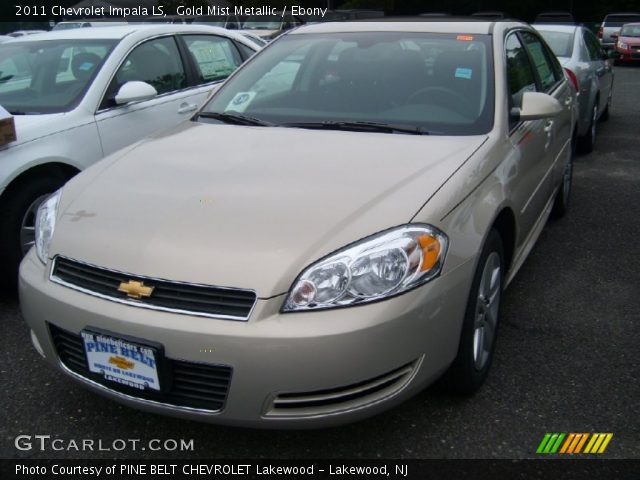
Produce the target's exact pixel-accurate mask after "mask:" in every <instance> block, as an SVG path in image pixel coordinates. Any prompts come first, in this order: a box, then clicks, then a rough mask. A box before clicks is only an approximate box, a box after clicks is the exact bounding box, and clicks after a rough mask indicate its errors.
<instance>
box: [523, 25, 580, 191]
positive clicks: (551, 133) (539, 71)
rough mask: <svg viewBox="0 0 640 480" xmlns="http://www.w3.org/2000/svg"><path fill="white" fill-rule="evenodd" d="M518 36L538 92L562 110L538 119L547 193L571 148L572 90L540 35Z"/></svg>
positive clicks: (557, 178)
mask: <svg viewBox="0 0 640 480" xmlns="http://www.w3.org/2000/svg"><path fill="white" fill-rule="evenodd" d="M521 38H522V40H523V43H524V45H525V47H526V49H527V52H528V53H529V58H530V60H531V64H532V65H533V68H534V71H535V74H536V77H537V88H538V91H540V92H543V93H546V94H548V95H551V96H552V97H554V98H555V99H556V100H557V101H558V102H559V103H560V105H562V106H563V110H562V112H561V113H560V114H559V115H556V116H555V117H552V118H547V119H543V120H540V121H541V122H543V123H544V127H543V130H544V135H545V150H546V151H545V156H544V158H543V160H542V161H543V162H544V164H545V169H546V173H545V184H546V187H544V188H547V190H548V193H549V195H550V194H551V193H552V191H553V189H554V188H555V187H556V185H557V184H558V182H559V181H560V178H561V176H562V171H563V169H564V163H565V159H566V156H565V155H566V154H567V149H571V148H573V146H572V144H571V138H572V133H573V114H572V110H573V102H574V94H573V89H572V87H571V86H570V85H569V82H568V81H567V80H566V78H565V75H564V72H563V70H562V67H561V66H560V63H559V62H558V59H557V58H556V56H555V55H554V54H553V52H552V51H551V50H550V49H549V48H548V47H547V46H546V44H545V43H544V42H543V41H542V40H541V38H540V37H539V36H538V35H537V34H535V33H533V32H531V31H523V32H521Z"/></svg>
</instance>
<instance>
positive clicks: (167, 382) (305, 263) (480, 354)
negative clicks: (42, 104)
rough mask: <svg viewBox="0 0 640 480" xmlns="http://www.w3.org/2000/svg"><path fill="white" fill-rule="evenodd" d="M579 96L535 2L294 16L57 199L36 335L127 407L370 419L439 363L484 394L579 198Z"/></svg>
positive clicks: (54, 356) (40, 275) (39, 259)
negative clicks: (521, 273)
mask: <svg viewBox="0 0 640 480" xmlns="http://www.w3.org/2000/svg"><path fill="white" fill-rule="evenodd" d="M577 108H578V107H577V101H576V91H575V89H574V87H573V85H572V83H571V81H570V80H569V79H568V78H567V77H566V75H565V73H564V71H563V69H562V67H561V65H560V63H559V62H558V60H557V58H556V57H555V56H554V55H553V53H552V52H551V50H550V49H549V47H548V46H547V44H546V43H545V42H544V41H543V40H542V38H541V36H540V35H539V34H538V32H537V31H536V30H534V29H533V28H532V27H530V26H528V25H526V24H524V23H519V22H511V21H496V22H491V21H478V22H465V23H456V22H447V21H444V22H421V21H406V22H393V21H389V22H385V21H380V22H367V23H358V22H345V23H326V24H314V25H307V26H303V27H300V28H298V29H294V30H291V31H290V32H287V33H285V34H283V35H281V36H280V37H278V39H276V40H275V41H273V42H272V43H270V44H269V45H268V46H267V47H266V48H264V49H263V50H261V51H260V52H258V53H257V54H256V55H254V56H253V57H251V58H250V59H249V60H248V61H247V62H245V63H244V64H243V65H242V66H241V67H240V68H239V69H238V70H236V71H235V72H234V73H233V74H232V75H231V76H230V77H229V79H228V80H227V81H226V82H225V83H224V84H223V85H222V86H221V87H220V88H219V89H218V90H217V91H216V92H215V93H214V94H213V96H212V97H211V98H210V99H209V100H208V101H207V102H206V103H205V104H204V106H203V107H202V108H200V109H199V110H198V112H197V113H196V114H195V115H194V116H193V118H192V119H191V120H190V121H186V122H183V123H181V124H180V125H179V126H177V127H175V128H173V129H171V130H168V131H166V132H164V133H162V134H157V135H154V137H153V138H150V139H147V140H145V141H143V142H140V143H137V144H135V145H134V146H132V147H129V148H127V149H124V150H121V151H119V152H117V153H115V154H112V155H110V156H109V157H107V158H106V159H104V160H103V161H101V162H98V163H96V164H95V165H93V166H91V167H90V168H88V169H87V170H85V171H84V172H82V173H81V174H79V175H77V176H76V177H74V178H73V179H71V180H70V181H69V182H68V183H67V184H66V185H65V186H64V187H63V188H61V189H60V190H58V191H57V192H55V193H54V194H53V195H51V196H50V197H48V198H47V200H46V201H45V202H44V203H43V204H42V206H41V207H40V208H39V210H38V213H37V220H36V225H35V227H36V233H35V248H33V249H31V250H30V251H29V253H28V254H27V255H26V257H25V258H24V260H23V262H22V264H21V267H20V279H19V290H20V299H21V305H22V311H23V315H24V318H25V319H26V321H27V323H28V325H29V328H30V329H31V339H32V341H33V344H34V346H35V348H36V349H37V351H38V352H39V353H40V354H41V355H42V356H43V357H44V358H45V359H46V360H47V362H49V363H50V364H51V365H53V366H54V367H56V368H58V369H60V370H61V371H63V372H65V373H66V374H67V375H68V376H69V377H70V378H71V379H73V380H75V381H77V382H80V383H81V384H83V385H84V386H86V387H87V388H89V389H90V390H93V391H94V392H96V393H99V394H102V395H105V396H107V397H109V398H112V399H113V400H116V401H119V402H122V403H124V404H126V405H129V406H131V407H135V408H140V409H144V410H147V411H151V412H157V413H162V414H167V415H173V416H177V417H183V418H190V419H195V420H200V421H205V422H212V423H221V424H230V425H239V426H247V427H272V428H287V427H292V428H302V427H305V428H306V427H321V426H328V425H335V424H340V423H346V422H351V421H355V420H358V419H362V418H365V417H368V416H371V415H374V414H376V413H379V412H381V411H383V410H385V409H388V408H390V407H391V406H394V405H397V404H399V403H400V402H402V401H404V400H406V399H407V398H409V397H411V396H412V395H414V394H416V393H418V392H420V391H421V390H423V389H424V388H425V387H426V386H428V385H429V384H431V383H432V382H434V381H435V380H436V379H438V378H440V377H441V376H443V375H444V376H445V377H446V384H447V385H449V386H450V388H451V389H453V390H454V391H456V392H459V393H461V394H470V393H473V392H474V391H476V390H477V389H478V388H479V387H480V386H481V385H482V383H483V382H484V381H485V379H486V377H487V374H488V372H489V369H490V366H491V362H492V358H493V354H494V350H495V345H496V338H497V337H496V333H497V331H498V329H499V320H500V310H501V301H502V299H503V296H504V295H503V292H504V289H505V287H507V285H508V284H509V283H510V282H511V280H512V279H513V278H514V276H515V275H516V273H517V271H518V269H519V268H520V266H521V265H522V263H523V262H524V260H525V258H526V257H527V255H528V253H529V251H530V250H531V248H532V246H533V244H534V243H535V242H536V240H537V238H538V236H539V235H540V233H541V231H542V229H543V227H544V225H545V223H546V222H547V219H548V218H549V217H550V216H555V217H560V216H562V215H563V214H564V213H565V212H566V211H567V208H568V202H569V196H570V191H571V181H572V165H573V163H572V162H573V153H574V147H575V143H576V137H577V134H578V133H577V120H578V112H577Z"/></svg>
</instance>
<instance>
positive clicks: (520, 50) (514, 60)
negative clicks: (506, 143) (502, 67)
mask: <svg viewBox="0 0 640 480" xmlns="http://www.w3.org/2000/svg"><path fill="white" fill-rule="evenodd" d="M505 50H506V58H507V88H508V89H509V110H511V109H512V108H520V106H522V95H523V94H524V93H525V92H535V91H536V80H535V76H534V74H533V69H532V68H531V62H529V57H528V55H527V52H526V50H525V49H524V46H523V45H522V43H521V42H520V39H519V38H518V36H517V35H516V34H515V33H512V34H511V35H509V36H508V37H507V41H506V43H505ZM514 125H515V123H513V124H512V125H511V127H513V126H514Z"/></svg>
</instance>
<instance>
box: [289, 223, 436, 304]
mask: <svg viewBox="0 0 640 480" xmlns="http://www.w3.org/2000/svg"><path fill="white" fill-rule="evenodd" d="M448 243H449V241H448V238H447V236H446V235H445V234H444V232H442V231H440V230H438V229H437V228H436V227H434V226H432V225H426V224H409V225H402V226H399V227H396V228H392V229H389V230H386V231H384V232H380V233H378V234H375V235H372V236H370V237H367V238H364V239H362V240H360V241H358V242H355V243H353V244H351V245H349V246H347V247H345V248H342V249H340V250H337V251H335V252H334V253H332V254H331V255H329V256H327V257H325V258H324V259H322V260H320V261H318V262H316V263H314V264H312V265H311V266H309V267H307V268H306V269H305V270H304V271H303V272H302V273H301V274H300V275H299V276H298V278H297V279H296V281H295V282H294V283H293V285H292V286H291V289H290V291H289V295H288V296H287V299H286V301H285V303H284V305H283V307H282V311H283V312H294V311H308V310H318V309H325V308H335V307H347V306H351V305H361V304H364V303H369V302H373V301H377V300H382V299H385V298H389V297H393V296H395V295H399V294H401V293H404V292H407V291H409V290H411V289H413V288H415V287H417V286H419V285H422V284H424V283H426V282H428V281H430V280H432V279H434V278H435V277H437V276H438V275H439V274H440V270H441V269H442V265H443V262H444V258H445V256H446V253H447V246H448Z"/></svg>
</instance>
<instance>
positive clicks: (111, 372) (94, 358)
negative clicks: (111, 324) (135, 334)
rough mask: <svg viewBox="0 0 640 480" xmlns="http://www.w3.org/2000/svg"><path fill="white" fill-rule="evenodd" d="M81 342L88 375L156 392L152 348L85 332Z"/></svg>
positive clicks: (154, 354)
mask: <svg viewBox="0 0 640 480" xmlns="http://www.w3.org/2000/svg"><path fill="white" fill-rule="evenodd" d="M82 339H83V341H84V352H85V354H86V356H87V365H88V366H89V370H90V371H91V372H93V373H97V374H99V375H102V376H103V377H104V378H105V380H108V381H111V382H115V383H119V384H121V385H127V386H129V387H133V388H137V389H140V390H160V380H159V378H158V364H157V361H158V351H157V350H156V349H155V348H152V347H149V346H147V345H140V344H138V343H132V342H129V341H126V340H121V339H119V338H115V337H110V336H108V335H103V334H100V333H95V332H89V331H86V330H85V331H83V332H82Z"/></svg>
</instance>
